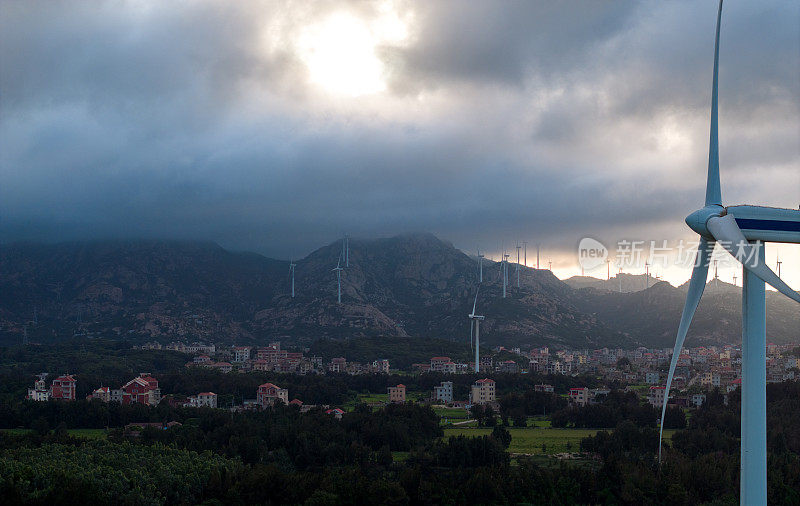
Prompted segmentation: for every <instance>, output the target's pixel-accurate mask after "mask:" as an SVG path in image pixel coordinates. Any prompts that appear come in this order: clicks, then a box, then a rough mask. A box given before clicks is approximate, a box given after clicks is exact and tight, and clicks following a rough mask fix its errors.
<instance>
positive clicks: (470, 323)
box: [469, 311, 475, 350]
mask: <svg viewBox="0 0 800 506" xmlns="http://www.w3.org/2000/svg"><path fill="white" fill-rule="evenodd" d="M473 313H474V311H473ZM474 326H475V325H474V324H473V321H472V318H470V319H469V349H470V350H471V349H473V348H474V346H473V344H472V327H474Z"/></svg>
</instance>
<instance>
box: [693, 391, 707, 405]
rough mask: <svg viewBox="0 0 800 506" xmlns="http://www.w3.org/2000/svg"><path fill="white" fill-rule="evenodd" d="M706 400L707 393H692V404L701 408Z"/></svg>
mask: <svg viewBox="0 0 800 506" xmlns="http://www.w3.org/2000/svg"><path fill="white" fill-rule="evenodd" d="M704 402H706V394H694V395H692V406H694V407H696V408H699V407H700V406H702V405H703V403H704Z"/></svg>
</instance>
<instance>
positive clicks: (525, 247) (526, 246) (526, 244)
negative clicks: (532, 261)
mask: <svg viewBox="0 0 800 506" xmlns="http://www.w3.org/2000/svg"><path fill="white" fill-rule="evenodd" d="M522 247H523V252H524V255H525V267H527V266H528V241H522Z"/></svg>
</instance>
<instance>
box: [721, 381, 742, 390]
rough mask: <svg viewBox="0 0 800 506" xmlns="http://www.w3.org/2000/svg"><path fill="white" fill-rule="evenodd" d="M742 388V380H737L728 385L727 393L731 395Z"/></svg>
mask: <svg viewBox="0 0 800 506" xmlns="http://www.w3.org/2000/svg"><path fill="white" fill-rule="evenodd" d="M740 386H742V378H736V379H735V380H733V381H731V382H729V383H728V385H727V386H726V387H725V391H726V393H731V392H733V391H734V390H736V389H737V388H739V387H740Z"/></svg>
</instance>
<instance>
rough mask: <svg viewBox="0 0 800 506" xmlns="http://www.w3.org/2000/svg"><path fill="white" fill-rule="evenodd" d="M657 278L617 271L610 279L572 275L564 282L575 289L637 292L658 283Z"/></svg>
mask: <svg viewBox="0 0 800 506" xmlns="http://www.w3.org/2000/svg"><path fill="white" fill-rule="evenodd" d="M658 281H659V280H658V279H656V278H654V277H653V276H649V275H648V276H645V275H644V274H626V273H624V272H623V273H619V274H617V275H616V276H614V277H613V278H611V279H598V278H593V277H591V276H572V277H571V278H567V279H565V280H564V283H566V284H567V285H569V286H570V287H572V288H575V289H581V288H595V289H597V290H606V291H609V292H622V293H628V292H638V291H641V290H644V289H646V288H647V287H648V286H653V285H655V284H656V283H658Z"/></svg>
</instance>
